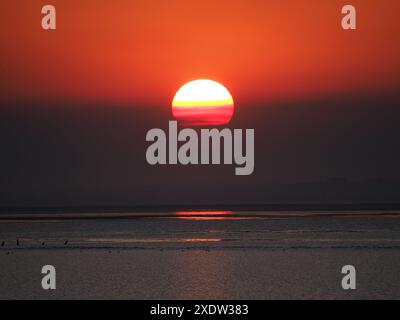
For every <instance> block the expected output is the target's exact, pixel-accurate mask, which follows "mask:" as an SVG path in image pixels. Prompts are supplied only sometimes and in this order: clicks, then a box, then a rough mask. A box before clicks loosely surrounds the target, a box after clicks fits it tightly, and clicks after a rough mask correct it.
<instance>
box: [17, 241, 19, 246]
mask: <svg viewBox="0 0 400 320" xmlns="http://www.w3.org/2000/svg"><path fill="white" fill-rule="evenodd" d="M18 246H19V240H18V239H17V247H18Z"/></svg>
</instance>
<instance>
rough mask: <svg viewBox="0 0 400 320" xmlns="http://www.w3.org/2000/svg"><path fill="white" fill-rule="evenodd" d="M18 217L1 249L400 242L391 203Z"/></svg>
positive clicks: (1, 235) (6, 222)
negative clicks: (333, 208) (384, 207)
mask: <svg viewBox="0 0 400 320" xmlns="http://www.w3.org/2000/svg"><path fill="white" fill-rule="evenodd" d="M3 217H4V216H3ZM16 217H17V216H15V215H14V216H9V217H8V218H9V219H3V220H0V243H1V244H2V247H0V249H31V248H43V249H57V248H69V249H74V248H75V249H84V248H132V249H133V248H138V249H141V248H142V249H196V248H208V249H229V248H252V249H265V248H400V219H399V218H400V215H399V214H398V213H397V212H388V211H386V212H380V211H341V212H310V211H296V212H293V211H288V212H282V211H280V212H245V211H243V212H238V211H236V212H233V211H198V212H195V211H188V212H170V213H168V212H166V213H124V214H121V213H119V214H118V216H114V215H113V214H97V215H96V214H62V215H60V214H58V215H52V216H49V215H38V214H36V215H35V216H28V217H26V216H18V217H19V219H18V220H13V219H15V218H16ZM28 218H29V219H28Z"/></svg>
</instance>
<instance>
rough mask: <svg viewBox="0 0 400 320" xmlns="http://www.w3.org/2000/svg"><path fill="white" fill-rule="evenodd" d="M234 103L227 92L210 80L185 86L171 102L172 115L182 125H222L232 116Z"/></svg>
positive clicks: (193, 82) (192, 82)
mask: <svg viewBox="0 0 400 320" xmlns="http://www.w3.org/2000/svg"><path fill="white" fill-rule="evenodd" d="M233 111H234V103H233V98H232V96H231V94H230V93H229V91H228V90H227V89H226V88H225V87H224V86H223V85H221V84H219V83H218V82H215V81H211V80H195V81H191V82H189V83H187V84H185V85H184V86H183V87H181V88H180V89H179V90H178V92H177V93H176V95H175V97H174V100H173V101H172V114H173V116H174V117H175V118H176V119H177V120H178V121H179V122H180V123H181V124H183V125H187V126H198V125H224V124H227V123H228V122H229V121H230V120H231V119H232V116H233Z"/></svg>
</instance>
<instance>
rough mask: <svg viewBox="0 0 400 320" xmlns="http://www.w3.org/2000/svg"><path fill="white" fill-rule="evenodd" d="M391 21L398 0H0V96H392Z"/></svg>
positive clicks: (157, 100)
mask: <svg viewBox="0 0 400 320" xmlns="http://www.w3.org/2000/svg"><path fill="white" fill-rule="evenodd" d="M348 3H351V4H353V5H355V6H356V8H357V10H358V12H357V13H358V20H357V22H358V30H357V31H355V32H354V31H344V30H342V29H341V27H340V21H341V13H340V11H341V7H342V5H344V4H348ZM44 4H53V5H55V6H56V8H57V30H56V31H44V30H42V29H41V25H40V23H41V17H42V15H41V13H40V11H41V7H42V5H44ZM399 20H400V2H399V1H398V0H381V1H378V0H351V1H336V0H329V1H321V0H296V1H294V0H292V1H288V0H252V1H248V0H168V1H167V0H158V1H149V0H114V1H109V0H92V1H89V0H85V1H78V0H63V1H60V0H48V1H36V0H18V1H15V0H2V1H1V2H0V40H1V51H0V72H1V73H0V74H1V76H0V84H1V86H0V99H1V98H2V99H9V100H15V99H26V100H29V101H56V102H57V101H73V102H84V103H86V102H87V103H105V104H107V103H113V104H126V105H140V104H148V105H155V104H165V103H168V104H169V103H170V101H171V100H172V98H173V96H174V94H175V92H176V90H178V89H179V87H180V86H181V85H182V84H184V83H185V82H187V81H190V80H193V79H197V78H209V79H214V80H216V81H219V82H221V83H222V84H224V85H225V86H226V87H227V88H228V89H229V91H230V92H231V93H232V95H233V97H234V99H235V100H240V101H242V102H246V103H257V102H268V101H286V100H296V99H303V98H304V99H310V98H311V99H312V98H313V97H316V96H321V95H335V94H341V93H349V92H350V93H351V92H365V91H367V92H371V91H377V92H380V91H385V92H387V91H389V92H390V91H392V92H394V91H396V90H399V89H400V88H399V86H400V76H399V75H400V59H399V56H400V41H399V34H398V32H399V28H398V24H399Z"/></svg>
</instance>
